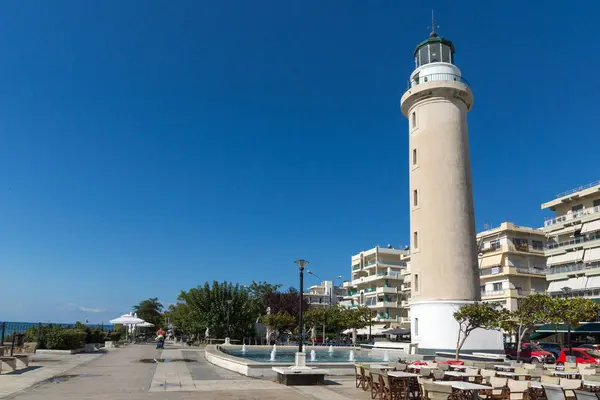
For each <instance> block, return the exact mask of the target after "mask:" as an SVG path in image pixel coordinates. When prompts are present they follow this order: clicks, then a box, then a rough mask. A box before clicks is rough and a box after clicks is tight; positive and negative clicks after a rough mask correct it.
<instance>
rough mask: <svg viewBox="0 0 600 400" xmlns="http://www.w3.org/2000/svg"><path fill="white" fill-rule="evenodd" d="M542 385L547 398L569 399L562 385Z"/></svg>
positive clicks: (554, 399) (552, 399) (553, 399)
mask: <svg viewBox="0 0 600 400" xmlns="http://www.w3.org/2000/svg"><path fill="white" fill-rule="evenodd" d="M542 387H543V388H544V393H545V394H546V398H547V399H548V400H566V399H567V396H566V395H565V391H564V389H563V388H562V387H560V386H546V385H542Z"/></svg>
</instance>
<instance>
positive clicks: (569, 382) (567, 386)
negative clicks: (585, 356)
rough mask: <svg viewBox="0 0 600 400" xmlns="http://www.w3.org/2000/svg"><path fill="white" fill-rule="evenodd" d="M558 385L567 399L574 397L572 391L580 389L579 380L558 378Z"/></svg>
mask: <svg viewBox="0 0 600 400" xmlns="http://www.w3.org/2000/svg"><path fill="white" fill-rule="evenodd" d="M559 384H560V386H562V388H563V389H564V391H565V393H566V395H567V397H575V394H574V393H573V390H575V389H581V379H567V378H560V383H559Z"/></svg>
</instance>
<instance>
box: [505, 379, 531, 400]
mask: <svg viewBox="0 0 600 400" xmlns="http://www.w3.org/2000/svg"><path fill="white" fill-rule="evenodd" d="M528 391H529V381H517V380H514V379H508V394H509V397H508V398H509V399H510V400H522V399H523V398H525V393H527V392H528Z"/></svg>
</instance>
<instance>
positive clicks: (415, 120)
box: [410, 111, 417, 129]
mask: <svg viewBox="0 0 600 400" xmlns="http://www.w3.org/2000/svg"><path fill="white" fill-rule="evenodd" d="M410 119H411V121H412V127H413V129H414V128H416V127H417V112H416V111H413V112H412V114H411V117H410Z"/></svg>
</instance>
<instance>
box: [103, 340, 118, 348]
mask: <svg viewBox="0 0 600 400" xmlns="http://www.w3.org/2000/svg"><path fill="white" fill-rule="evenodd" d="M104 347H105V348H107V349H112V348H114V347H117V346H116V343H115V342H113V341H112V340H107V341H106V342H104Z"/></svg>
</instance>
